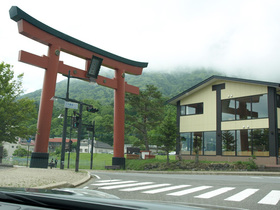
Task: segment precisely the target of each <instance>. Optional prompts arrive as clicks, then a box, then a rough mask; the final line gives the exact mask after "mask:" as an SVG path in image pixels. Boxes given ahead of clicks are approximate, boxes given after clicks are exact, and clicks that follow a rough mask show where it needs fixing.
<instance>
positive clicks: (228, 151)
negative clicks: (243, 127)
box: [222, 131, 236, 155]
mask: <svg viewBox="0 0 280 210" xmlns="http://www.w3.org/2000/svg"><path fill="white" fill-rule="evenodd" d="M235 148H236V140H235V131H223V132H222V152H223V153H222V154H223V155H235Z"/></svg>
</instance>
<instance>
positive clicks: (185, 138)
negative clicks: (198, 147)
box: [181, 133, 192, 155]
mask: <svg viewBox="0 0 280 210" xmlns="http://www.w3.org/2000/svg"><path fill="white" fill-rule="evenodd" d="M191 134H192V133H181V154H187V155H190V154H191V142H192V135H191Z"/></svg>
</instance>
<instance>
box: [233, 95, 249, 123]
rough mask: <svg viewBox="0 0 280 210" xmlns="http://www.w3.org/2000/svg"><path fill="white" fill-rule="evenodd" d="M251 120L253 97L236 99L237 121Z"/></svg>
mask: <svg viewBox="0 0 280 210" xmlns="http://www.w3.org/2000/svg"><path fill="white" fill-rule="evenodd" d="M247 119H251V97H245V98H237V99H236V120H247Z"/></svg>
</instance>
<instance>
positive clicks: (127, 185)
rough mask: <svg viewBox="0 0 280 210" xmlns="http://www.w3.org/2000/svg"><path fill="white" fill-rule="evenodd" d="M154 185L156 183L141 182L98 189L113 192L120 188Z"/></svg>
mask: <svg viewBox="0 0 280 210" xmlns="http://www.w3.org/2000/svg"><path fill="white" fill-rule="evenodd" d="M153 183H154V182H139V183H133V184H123V185H114V186H107V187H99V188H98V189H104V190H111V189H118V188H125V187H134V186H139V185H147V184H153Z"/></svg>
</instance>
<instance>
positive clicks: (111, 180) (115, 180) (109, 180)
mask: <svg viewBox="0 0 280 210" xmlns="http://www.w3.org/2000/svg"><path fill="white" fill-rule="evenodd" d="M118 181H121V180H120V179H108V180H98V181H96V182H118Z"/></svg>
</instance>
